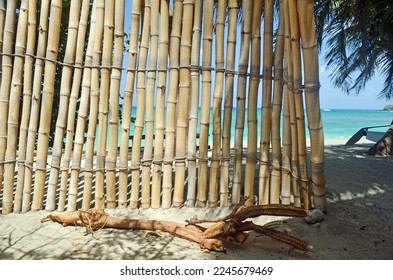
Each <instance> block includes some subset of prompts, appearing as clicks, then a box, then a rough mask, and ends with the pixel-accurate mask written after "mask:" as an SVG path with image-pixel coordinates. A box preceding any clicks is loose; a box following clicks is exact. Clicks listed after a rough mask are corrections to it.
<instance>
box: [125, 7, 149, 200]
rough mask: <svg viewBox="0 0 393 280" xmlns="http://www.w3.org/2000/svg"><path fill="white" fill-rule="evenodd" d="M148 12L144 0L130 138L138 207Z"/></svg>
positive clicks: (133, 193) (133, 192)
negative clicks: (134, 118) (132, 133)
mask: <svg viewBox="0 0 393 280" xmlns="http://www.w3.org/2000/svg"><path fill="white" fill-rule="evenodd" d="M150 13H151V6H150V2H149V1H148V0H145V5H144V14H143V27H142V37H141V44H140V47H139V62H138V70H137V86H136V92H137V113H136V120H135V130H134V139H133V140H132V155H131V169H132V172H131V184H132V185H131V200H130V207H131V208H137V207H139V192H140V173H141V171H140V168H141V166H140V165H141V164H140V158H141V142H142V133H143V127H144V116H145V104H146V81H145V79H146V63H147V57H148V51H149V32H150Z"/></svg>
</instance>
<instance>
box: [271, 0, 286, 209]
mask: <svg viewBox="0 0 393 280" xmlns="http://www.w3.org/2000/svg"><path fill="white" fill-rule="evenodd" d="M279 7H280V17H279V24H278V29H277V35H276V36H277V39H276V48H275V51H274V91H273V102H272V173H271V181H270V203H271V204H278V203H280V189H281V179H282V176H281V162H282V164H284V160H282V159H281V136H280V127H281V112H282V105H283V104H282V100H283V56H284V31H285V30H284V29H285V26H284V24H285V23H284V1H283V0H280V6H279ZM283 148H284V147H283Z"/></svg>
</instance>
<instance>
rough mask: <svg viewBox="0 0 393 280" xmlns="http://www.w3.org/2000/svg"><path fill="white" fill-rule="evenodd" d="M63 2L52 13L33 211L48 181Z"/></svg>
mask: <svg viewBox="0 0 393 280" xmlns="http://www.w3.org/2000/svg"><path fill="white" fill-rule="evenodd" d="M62 8H63V2H62V1H61V0H53V1H52V3H51V11H50V24H49V33H48V47H47V50H46V59H47V60H46V61H45V77H44V85H43V89H42V105H41V113H40V115H41V116H44V115H46V117H45V118H42V117H41V118H40V125H39V130H38V144H37V163H36V166H37V170H36V172H35V181H34V195H33V203H32V206H31V208H32V210H33V211H36V210H41V209H42V207H43V200H44V187H45V180H46V163H47V156H48V145H49V133H50V123H51V118H52V107H53V95H54V94H55V93H54V88H55V75H56V66H57V61H56V60H57V54H58V50H59V38H60V26H61V12H62Z"/></svg>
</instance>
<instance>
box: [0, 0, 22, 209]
mask: <svg viewBox="0 0 393 280" xmlns="http://www.w3.org/2000/svg"><path fill="white" fill-rule="evenodd" d="M28 8H29V6H28V1H26V0H23V1H22V2H21V4H20V9H19V19H18V28H17V33H16V40H15V55H16V56H15V58H14V67H13V73H12V83H11V93H10V99H9V102H10V103H9V106H10V108H11V110H9V112H8V129H7V149H6V153H5V162H6V163H5V165H4V193H3V214H9V213H11V211H12V207H13V202H14V201H13V199H14V179H15V178H14V176H15V163H16V147H17V145H16V144H17V141H18V126H19V104H20V94H21V91H22V75H21V73H22V72H23V64H24V60H25V59H24V56H25V51H26V40H27V32H26V30H27V22H28V16H29V9H28ZM0 184H1V182H0Z"/></svg>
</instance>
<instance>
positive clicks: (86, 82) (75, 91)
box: [58, 0, 97, 211]
mask: <svg viewBox="0 0 393 280" xmlns="http://www.w3.org/2000/svg"><path fill="white" fill-rule="evenodd" d="M86 2H88V3H86ZM86 4H87V5H88V7H87V9H88V10H89V8H90V1H86V0H84V2H83V6H82V17H81V20H80V23H79V31H78V44H77V51H76V58H75V65H76V66H79V67H76V68H75V69H74V79H73V83H72V89H71V95H70V104H69V108H68V118H67V133H66V143H65V149H64V156H63V161H62V164H61V181H60V194H59V202H58V211H64V209H65V201H66V196H67V189H68V177H69V169H70V161H71V155H72V146H73V138H74V131H75V117H76V108H77V103H78V98H79V91H80V88H81V81H82V73H83V83H82V93H81V100H80V106H79V111H78V120H77V122H78V123H79V126H80V125H81V124H82V123H83V128H79V129H83V132H82V137H83V134H84V130H85V122H86V117H85V116H86V115H87V113H86V111H87V106H88V104H89V101H88V99H89V94H90V83H91V65H92V57H93V45H94V36H95V25H96V5H97V1H94V3H93V7H92V11H91V23H90V31H89V33H90V34H89V39H88V43H87V49H86V58H85V66H86V68H82V66H83V52H84V49H85V39H86V29H87V20H88V18H86V17H85V16H84V15H85V13H86V12H85V9H86ZM87 15H88V11H87ZM86 100H87V101H86ZM78 134H79V133H76V135H78ZM78 140H79V141H82V142H77V138H75V144H76V146H75V147H76V149H78V148H80V149H82V146H83V142H84V139H83V138H82V140H80V139H78ZM77 166H80V160H79V163H78V165H77Z"/></svg>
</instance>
